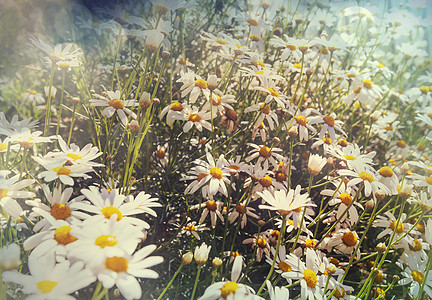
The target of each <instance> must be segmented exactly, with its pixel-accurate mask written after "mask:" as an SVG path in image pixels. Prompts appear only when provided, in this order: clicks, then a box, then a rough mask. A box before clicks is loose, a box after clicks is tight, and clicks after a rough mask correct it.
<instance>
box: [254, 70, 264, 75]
mask: <svg viewBox="0 0 432 300" xmlns="http://www.w3.org/2000/svg"><path fill="white" fill-rule="evenodd" d="M255 74H256V75H264V72H263V71H256V72H255Z"/></svg>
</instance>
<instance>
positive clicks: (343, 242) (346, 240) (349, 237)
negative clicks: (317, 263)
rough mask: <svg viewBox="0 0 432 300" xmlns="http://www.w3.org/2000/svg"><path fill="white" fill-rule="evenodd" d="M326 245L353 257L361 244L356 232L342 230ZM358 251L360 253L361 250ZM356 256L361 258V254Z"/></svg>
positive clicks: (333, 235) (334, 234)
mask: <svg viewBox="0 0 432 300" xmlns="http://www.w3.org/2000/svg"><path fill="white" fill-rule="evenodd" d="M326 244H327V245H328V246H330V247H332V248H333V249H336V250H337V251H338V252H341V253H343V254H347V255H351V254H352V253H353V251H354V249H355V248H356V247H357V246H358V244H359V237H358V235H357V232H355V231H351V230H349V229H340V230H338V231H336V232H335V233H333V234H332V236H331V238H330V239H329V240H327V243H326ZM358 251H360V249H359V250H358ZM356 255H357V256H359V255H360V252H358V253H357V254H356Z"/></svg>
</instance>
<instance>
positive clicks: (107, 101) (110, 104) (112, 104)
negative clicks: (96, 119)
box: [90, 90, 138, 126]
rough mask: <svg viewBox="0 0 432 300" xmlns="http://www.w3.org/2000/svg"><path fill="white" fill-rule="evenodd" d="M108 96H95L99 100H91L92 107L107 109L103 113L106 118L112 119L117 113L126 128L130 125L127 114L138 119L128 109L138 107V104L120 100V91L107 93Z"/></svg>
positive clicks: (133, 101) (132, 101)
mask: <svg viewBox="0 0 432 300" xmlns="http://www.w3.org/2000/svg"><path fill="white" fill-rule="evenodd" d="M106 94H107V96H108V97H104V96H101V95H98V94H94V95H93V96H94V97H96V98H97V99H90V105H91V106H101V107H105V108H104V110H103V111H102V115H104V116H106V117H107V118H110V117H112V115H113V114H114V113H117V115H118V117H119V119H120V121H121V122H122V124H123V125H124V126H127V124H128V118H127V116H126V114H128V115H129V116H131V117H132V118H133V119H136V117H137V116H136V114H135V113H134V112H133V111H132V110H130V109H129V108H127V107H135V106H138V103H137V102H136V101H135V100H120V95H121V93H120V91H119V90H117V91H115V92H113V91H107V92H106Z"/></svg>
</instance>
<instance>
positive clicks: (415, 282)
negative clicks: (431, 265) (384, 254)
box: [398, 256, 432, 298]
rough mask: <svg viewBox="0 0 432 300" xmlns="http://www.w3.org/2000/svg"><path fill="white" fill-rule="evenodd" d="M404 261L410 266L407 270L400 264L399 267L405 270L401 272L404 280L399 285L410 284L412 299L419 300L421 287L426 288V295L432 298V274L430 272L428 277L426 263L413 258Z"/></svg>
mask: <svg viewBox="0 0 432 300" xmlns="http://www.w3.org/2000/svg"><path fill="white" fill-rule="evenodd" d="M404 260H405V261H406V262H407V264H408V265H407V266H406V267H405V268H404V267H403V265H402V264H401V263H398V266H399V267H400V268H401V269H402V270H404V271H402V272H401V275H402V276H403V277H404V278H402V279H401V280H399V284H401V285H406V284H410V287H409V294H410V296H411V297H414V298H417V297H419V296H420V295H419V291H420V287H421V286H423V287H424V291H425V292H426V294H428V295H429V297H432V273H431V272H428V275H427V277H426V273H427V270H426V265H427V263H426V261H424V260H421V259H417V258H415V257H412V256H405V258H404Z"/></svg>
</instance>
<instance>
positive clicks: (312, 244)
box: [305, 239, 317, 248]
mask: <svg viewBox="0 0 432 300" xmlns="http://www.w3.org/2000/svg"><path fill="white" fill-rule="evenodd" d="M316 244H317V242H315V241H314V240H312V239H308V240H306V242H305V247H306V248H314V247H315V246H316Z"/></svg>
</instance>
